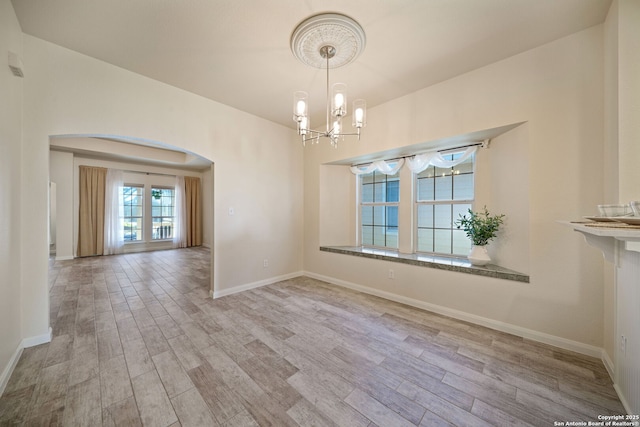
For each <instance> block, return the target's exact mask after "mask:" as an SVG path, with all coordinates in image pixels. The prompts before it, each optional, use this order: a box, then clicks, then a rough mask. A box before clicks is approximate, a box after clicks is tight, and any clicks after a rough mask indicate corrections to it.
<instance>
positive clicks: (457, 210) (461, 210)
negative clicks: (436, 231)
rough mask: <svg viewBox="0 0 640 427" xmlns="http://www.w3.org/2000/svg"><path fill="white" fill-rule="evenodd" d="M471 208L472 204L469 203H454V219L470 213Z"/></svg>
mask: <svg viewBox="0 0 640 427" xmlns="http://www.w3.org/2000/svg"><path fill="white" fill-rule="evenodd" d="M469 209H471V204H469V203H463V204H456V205H453V221H454V222H455V221H456V220H457V219H459V218H460V215H468V214H469ZM456 228H457V227H456Z"/></svg>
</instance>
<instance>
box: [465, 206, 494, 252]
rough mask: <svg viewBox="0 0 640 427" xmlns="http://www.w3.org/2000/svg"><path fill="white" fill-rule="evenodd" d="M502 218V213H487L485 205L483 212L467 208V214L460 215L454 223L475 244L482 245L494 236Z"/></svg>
mask: <svg viewBox="0 0 640 427" xmlns="http://www.w3.org/2000/svg"><path fill="white" fill-rule="evenodd" d="M503 219H504V215H491V214H489V211H488V210H487V207H486V206H485V207H484V212H474V211H472V210H471V209H469V216H467V215H466V214H465V215H460V218H458V219H457V220H456V221H455V225H456V227H457V228H461V229H463V230H464V232H465V233H466V234H467V237H468V238H469V239H471V242H472V243H473V244H474V245H475V246H484V245H486V244H487V243H489V240H492V239H494V238H495V237H496V234H497V233H498V229H499V228H500V226H501V225H502V223H503Z"/></svg>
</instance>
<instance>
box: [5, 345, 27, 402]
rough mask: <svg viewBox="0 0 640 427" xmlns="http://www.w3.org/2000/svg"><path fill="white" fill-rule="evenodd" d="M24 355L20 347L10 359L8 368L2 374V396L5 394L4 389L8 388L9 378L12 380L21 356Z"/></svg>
mask: <svg viewBox="0 0 640 427" xmlns="http://www.w3.org/2000/svg"><path fill="white" fill-rule="evenodd" d="M21 355H22V347H21V346H18V348H16V351H15V352H14V353H13V356H11V359H9V363H7V366H6V368H4V371H3V372H2V376H0V396H2V394H3V393H4V389H5V388H6V387H7V383H8V382H9V378H11V374H13V370H14V369H15V368H16V365H17V364H18V360H20V356H21Z"/></svg>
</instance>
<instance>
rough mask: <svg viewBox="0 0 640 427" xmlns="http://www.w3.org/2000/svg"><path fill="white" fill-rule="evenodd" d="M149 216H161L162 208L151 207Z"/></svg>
mask: <svg viewBox="0 0 640 427" xmlns="http://www.w3.org/2000/svg"><path fill="white" fill-rule="evenodd" d="M151 215H153V216H161V215H162V208H161V207H160V206H152V207H151Z"/></svg>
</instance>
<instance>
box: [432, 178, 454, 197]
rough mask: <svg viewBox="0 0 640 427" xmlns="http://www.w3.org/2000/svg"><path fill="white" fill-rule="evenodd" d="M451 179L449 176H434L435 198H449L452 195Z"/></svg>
mask: <svg viewBox="0 0 640 427" xmlns="http://www.w3.org/2000/svg"><path fill="white" fill-rule="evenodd" d="M451 186H452V179H451V175H449V176H444V177H443V176H437V177H436V194H435V200H451V196H452V192H451V190H452V187H451Z"/></svg>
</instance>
